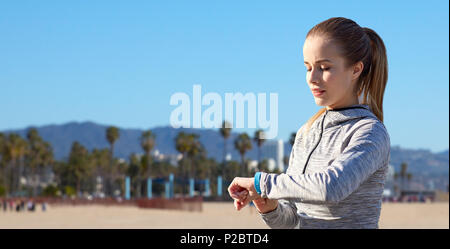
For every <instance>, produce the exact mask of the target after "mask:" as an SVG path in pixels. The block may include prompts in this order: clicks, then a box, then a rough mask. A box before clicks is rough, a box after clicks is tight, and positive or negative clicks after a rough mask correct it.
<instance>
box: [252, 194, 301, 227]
mask: <svg viewBox="0 0 450 249" xmlns="http://www.w3.org/2000/svg"><path fill="white" fill-rule="evenodd" d="M260 216H261V218H262V220H263V221H264V223H266V225H267V226H269V227H270V228H274V229H292V228H296V227H297V226H298V222H299V217H298V215H297V208H296V207H295V204H293V203H291V202H290V201H288V200H278V207H277V208H276V209H275V210H273V211H271V212H269V213H264V214H261V213H260Z"/></svg>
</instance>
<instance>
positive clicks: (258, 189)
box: [253, 172, 261, 195]
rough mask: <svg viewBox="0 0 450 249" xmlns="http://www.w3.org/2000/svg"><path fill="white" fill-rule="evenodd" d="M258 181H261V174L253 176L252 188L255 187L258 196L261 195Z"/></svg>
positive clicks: (257, 173)
mask: <svg viewBox="0 0 450 249" xmlns="http://www.w3.org/2000/svg"><path fill="white" fill-rule="evenodd" d="M260 180H261V172H256V173H255V176H254V184H253V185H254V186H255V190H256V193H258V195H261V185H260Z"/></svg>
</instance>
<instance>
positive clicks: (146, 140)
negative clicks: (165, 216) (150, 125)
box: [137, 130, 155, 197]
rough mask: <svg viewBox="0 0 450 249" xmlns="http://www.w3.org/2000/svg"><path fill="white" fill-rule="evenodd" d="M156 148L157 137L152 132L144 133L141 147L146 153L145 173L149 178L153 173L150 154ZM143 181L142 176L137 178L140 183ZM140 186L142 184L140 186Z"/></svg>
mask: <svg viewBox="0 0 450 249" xmlns="http://www.w3.org/2000/svg"><path fill="white" fill-rule="evenodd" d="M154 146H155V135H154V134H153V133H152V131H151V130H148V131H144V132H142V135H141V147H142V149H143V150H144V151H145V156H146V158H145V165H144V166H145V168H146V169H145V173H146V176H147V177H150V173H151V172H150V171H151V155H150V152H151V151H152V149H153V147H154ZM141 180H142V179H140V175H138V176H137V181H138V182H139V183H140V182H141ZM139 186H140V184H139ZM140 190H141V189H139V190H138V193H139V197H140Z"/></svg>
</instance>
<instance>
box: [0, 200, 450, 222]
mask: <svg viewBox="0 0 450 249" xmlns="http://www.w3.org/2000/svg"><path fill="white" fill-rule="evenodd" d="M379 227H380V228H381V229H384V228H386V229H391V228H406V229H414V228H425V229H427V228H444V229H448V228H449V203H448V202H435V203H383V206H382V209H381V217H380V222H379ZM0 228H1V229H20V228H44V229H46V228H63V229H64V228H106V229H114V228H126V229H128V228H149V229H158V228H163V229H167V228H169V229H170V228H188V229H189V228H206V229H217V228H224V229H228V228H236V229H242V228H243V229H253V228H258V229H265V228H268V227H267V225H266V224H265V223H264V222H263V221H262V220H261V218H260V217H259V214H258V213H257V211H256V210H255V209H254V208H253V207H246V208H244V209H243V210H241V211H236V210H235V209H234V206H233V203H232V202H204V203H203V211H202V212H189V211H178V210H163V209H143V208H138V207H133V206H102V205H78V206H68V205H55V206H50V205H49V206H47V210H46V211H45V212H44V211H42V210H41V208H40V205H39V206H38V208H37V210H36V211H35V212H29V211H25V212H15V211H14V212H10V211H7V212H3V211H0Z"/></svg>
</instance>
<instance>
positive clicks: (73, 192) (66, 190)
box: [64, 186, 76, 197]
mask: <svg viewBox="0 0 450 249" xmlns="http://www.w3.org/2000/svg"><path fill="white" fill-rule="evenodd" d="M64 193H65V194H66V195H67V196H70V197H72V196H76V190H75V188H74V187H72V186H65V187H64Z"/></svg>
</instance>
